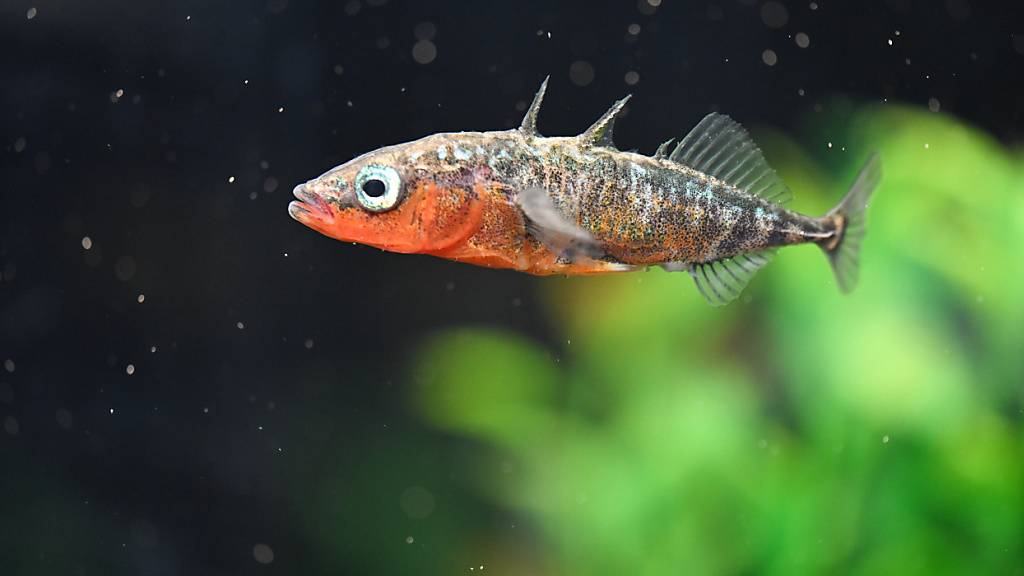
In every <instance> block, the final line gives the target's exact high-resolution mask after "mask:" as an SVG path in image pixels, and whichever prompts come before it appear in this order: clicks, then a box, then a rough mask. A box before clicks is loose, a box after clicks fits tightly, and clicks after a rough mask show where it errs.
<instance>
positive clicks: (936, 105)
mask: <svg viewBox="0 0 1024 576" xmlns="http://www.w3.org/2000/svg"><path fill="white" fill-rule="evenodd" d="M928 109H929V110H931V111H932V112H938V111H939V110H941V109H942V104H941V103H940V102H939V99H938V98H929V99H928Z"/></svg>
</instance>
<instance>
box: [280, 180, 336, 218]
mask: <svg viewBox="0 0 1024 576" xmlns="http://www.w3.org/2000/svg"><path fill="white" fill-rule="evenodd" d="M292 195H293V196H295V197H296V198H298V200H293V201H292V202H291V203H289V204H288V214H289V215H291V217H292V218H294V219H296V220H298V221H299V222H302V223H303V224H305V223H307V222H308V221H309V220H310V218H311V217H316V216H319V217H320V218H324V217H326V216H329V215H330V213H331V212H330V208H329V207H328V206H327V203H326V202H324V201H323V199H322V198H320V196H318V195H317V194H314V193H313V192H311V191H310V190H309V189H308V188H307V187H306V185H305V184H299V185H298V186H296V187H295V188H294V189H292Z"/></svg>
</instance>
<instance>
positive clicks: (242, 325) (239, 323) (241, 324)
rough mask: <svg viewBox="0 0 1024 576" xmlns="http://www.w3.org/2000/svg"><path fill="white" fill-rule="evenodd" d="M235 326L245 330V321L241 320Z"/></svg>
mask: <svg viewBox="0 0 1024 576" xmlns="http://www.w3.org/2000/svg"><path fill="white" fill-rule="evenodd" d="M235 327H236V328H238V329H239V330H245V323H244V322H241V321H239V322H236V323H235Z"/></svg>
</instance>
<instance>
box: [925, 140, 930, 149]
mask: <svg viewBox="0 0 1024 576" xmlns="http://www.w3.org/2000/svg"><path fill="white" fill-rule="evenodd" d="M928 148H930V145H929V144H928V143H927V142H925V143H924V149H925V150H927V149H928Z"/></svg>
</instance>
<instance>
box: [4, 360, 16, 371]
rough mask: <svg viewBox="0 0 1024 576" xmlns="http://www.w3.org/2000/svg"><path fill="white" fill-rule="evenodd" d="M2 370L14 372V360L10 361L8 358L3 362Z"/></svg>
mask: <svg viewBox="0 0 1024 576" xmlns="http://www.w3.org/2000/svg"><path fill="white" fill-rule="evenodd" d="M4 370H7V371H8V372H14V360H11V359H10V358H8V359H7V360H4Z"/></svg>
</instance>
